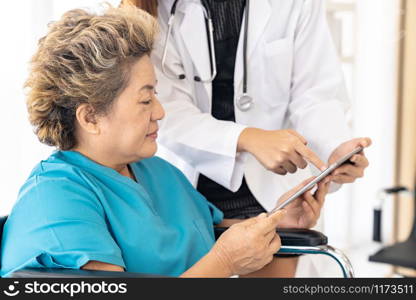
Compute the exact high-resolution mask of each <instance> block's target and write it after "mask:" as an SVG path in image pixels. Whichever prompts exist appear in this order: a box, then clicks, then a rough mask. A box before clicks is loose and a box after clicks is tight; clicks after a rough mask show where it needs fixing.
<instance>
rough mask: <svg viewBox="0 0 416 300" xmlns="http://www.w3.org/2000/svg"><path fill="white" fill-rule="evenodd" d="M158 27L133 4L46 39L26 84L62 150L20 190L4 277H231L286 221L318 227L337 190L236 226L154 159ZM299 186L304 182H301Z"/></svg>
mask: <svg viewBox="0 0 416 300" xmlns="http://www.w3.org/2000/svg"><path fill="white" fill-rule="evenodd" d="M156 31H157V26H156V23H155V21H154V19H153V18H152V17H151V16H150V15H148V14H147V13H145V12H143V11H141V10H139V9H137V8H133V7H124V8H119V9H115V8H109V9H108V10H107V11H106V12H105V13H104V14H102V15H94V14H90V13H88V12H86V11H84V10H73V11H70V12H68V13H66V14H65V15H64V16H63V17H62V18H61V20H59V21H58V22H56V23H53V24H52V25H51V27H50V29H49V32H48V34H47V35H46V36H45V37H44V38H42V39H41V41H40V44H39V49H38V50H37V52H36V54H35V56H34V57H33V60H32V69H31V73H30V77H29V80H28V81H27V87H28V88H29V94H28V101H27V104H28V111H29V116H30V122H31V124H32V125H33V126H34V128H35V132H36V134H37V136H38V138H39V140H40V141H41V142H43V143H46V144H48V145H51V146H55V147H57V148H58V150H57V151H55V152H54V153H53V154H52V155H51V156H50V157H49V158H47V159H46V160H44V161H41V162H40V163H39V164H38V165H37V166H36V167H35V168H34V169H33V171H32V173H31V174H30V176H29V178H28V179H27V181H26V183H25V184H24V185H23V187H22V188H21V190H20V193H19V196H18V200H17V203H16V204H15V206H14V208H13V210H12V212H11V214H10V216H9V218H8V221H7V223H6V225H5V228H4V235H3V241H2V246H3V247H2V261H1V267H2V270H1V275H2V276H7V275H9V274H10V273H11V272H13V271H15V270H18V269H21V268H25V267H32V268H33V267H34V268H73V269H79V268H82V269H91V270H108V271H130V272H143V273H152V274H163V275H172V276H184V277H190V276H198V277H202V276H206V277H228V276H232V275H242V274H247V273H249V272H253V271H256V270H259V269H261V268H263V267H264V266H265V265H267V264H268V263H269V262H270V261H271V260H272V257H273V253H275V252H276V251H277V250H278V249H279V247H280V239H279V236H278V235H276V233H275V228H276V226H278V225H279V222H281V218H282V217H283V216H284V215H285V216H286V218H285V219H286V221H285V222H286V223H293V224H301V226H305V227H308V226H311V225H313V223H314V222H315V221H316V219H317V218H318V215H319V210H320V208H321V206H322V204H323V199H324V197H325V194H326V191H327V186H326V185H325V184H320V185H319V187H318V192H316V193H315V195H314V196H312V195H311V194H310V193H306V194H305V195H303V196H302V197H301V198H299V199H298V200H297V203H294V204H293V205H292V206H291V207H289V209H288V213H285V212H283V211H282V212H279V213H276V214H273V215H271V216H266V215H265V214H261V215H259V216H257V217H254V218H251V219H249V220H246V221H244V222H241V223H239V224H235V225H233V226H231V228H230V229H229V230H227V232H225V233H224V234H223V235H222V236H221V237H220V238H219V239H218V240H217V242H215V240H214V233H213V225H214V224H218V223H220V222H221V221H222V213H221V212H220V211H219V210H218V209H217V208H216V207H214V206H213V205H212V204H210V203H209V202H207V201H206V199H205V198H204V197H203V196H201V195H200V194H199V193H198V192H197V191H196V190H195V189H194V188H193V187H192V185H191V184H190V183H189V182H188V181H187V179H186V178H185V177H184V176H183V175H182V173H181V172H180V171H178V170H177V169H176V168H175V167H173V166H172V165H170V164H168V163H167V162H165V161H163V160H162V159H159V158H156V157H152V156H153V155H154V153H155V152H156V148H157V145H156V138H157V131H158V123H157V121H158V120H160V119H162V118H163V116H164V110H163V108H162V107H161V105H160V103H159V102H158V100H157V98H156V96H155V89H154V86H155V84H156V78H155V73H154V70H153V66H152V64H151V62H150V59H149V54H150V52H151V49H152V45H153V40H154V35H155V32H156ZM298 188H299V187H298Z"/></svg>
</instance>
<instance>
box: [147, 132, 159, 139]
mask: <svg viewBox="0 0 416 300" xmlns="http://www.w3.org/2000/svg"><path fill="white" fill-rule="evenodd" d="M146 137H148V138H151V139H157V130H156V131H153V132H152V133H149V134H148V135H146Z"/></svg>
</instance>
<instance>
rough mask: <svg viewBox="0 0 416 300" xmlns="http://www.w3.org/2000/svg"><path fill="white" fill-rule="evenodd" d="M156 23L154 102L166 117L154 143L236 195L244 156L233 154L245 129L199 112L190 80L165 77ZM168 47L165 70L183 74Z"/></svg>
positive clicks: (171, 46)
mask: <svg viewBox="0 0 416 300" xmlns="http://www.w3.org/2000/svg"><path fill="white" fill-rule="evenodd" d="M159 19H160V18H159ZM160 23H161V32H160V34H159V37H160V39H159V40H157V41H156V45H155V47H154V50H153V53H152V61H153V63H154V65H155V70H156V75H157V80H158V83H157V87H156V90H157V92H158V98H159V100H160V101H161V103H162V105H163V107H164V109H165V112H166V114H165V118H164V119H163V120H162V121H161V122H160V129H161V130H160V135H159V140H158V142H159V144H161V145H162V146H164V147H166V148H167V149H169V150H170V151H172V152H173V153H174V154H176V155H177V156H179V157H180V158H182V159H183V160H184V161H185V162H186V163H188V164H189V165H191V166H192V167H193V168H195V169H196V170H197V171H198V172H200V173H202V174H204V175H205V176H207V177H209V178H210V179H212V180H214V181H216V182H217V183H219V184H221V185H223V186H224V187H226V188H228V189H230V190H231V191H236V190H238V188H239V187H240V185H241V182H242V178H243V174H244V172H243V161H244V155H241V154H239V153H237V142H238V138H239V136H240V134H241V132H242V131H243V129H244V128H245V127H246V126H243V125H240V124H236V123H234V122H228V121H220V120H217V119H215V118H214V117H212V116H211V114H210V113H205V112H202V111H201V109H200V108H199V107H198V106H197V105H196V104H195V103H196V99H195V96H194V95H195V93H194V91H193V88H194V83H193V82H192V83H191V82H190V81H189V80H191V79H188V78H187V79H183V80H179V79H171V78H168V77H167V76H165V74H164V73H163V72H162V68H161V61H162V55H163V44H164V37H165V34H166V31H165V30H166V24H164V23H163V21H161V22H160ZM164 29H165V30H164ZM168 45H169V48H168V53H167V57H168V59H167V61H166V65H165V66H166V67H165V70H166V71H167V72H169V74H184V73H185V71H184V68H183V64H182V62H181V57H180V55H179V54H178V51H177V50H176V46H175V44H174V39H173V38H171V39H170V40H169V44H168Z"/></svg>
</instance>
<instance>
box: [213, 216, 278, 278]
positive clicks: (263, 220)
mask: <svg viewBox="0 0 416 300" xmlns="http://www.w3.org/2000/svg"><path fill="white" fill-rule="evenodd" d="M284 214H285V211H284V210H282V211H279V212H277V213H275V214H273V215H271V216H267V214H266V213H262V214H260V215H258V216H257V217H254V218H251V219H248V220H245V221H243V222H240V223H237V224H234V225H232V226H231V227H230V228H229V229H228V230H227V231H225V232H224V233H223V234H222V235H221V236H220V238H219V239H218V240H217V242H216V243H215V245H214V247H213V248H212V249H211V252H212V253H214V254H215V256H216V257H217V258H218V260H219V261H220V262H221V263H222V264H223V266H225V267H226V268H227V269H228V270H229V272H230V274H232V275H244V274H248V273H251V272H254V271H257V270H259V269H261V268H262V267H264V266H265V265H267V264H268V263H270V262H271V261H272V259H273V254H274V253H276V252H277V251H278V250H279V249H280V246H281V244H280V238H279V236H278V235H277V234H276V227H277V224H278V222H279V221H280V220H281V218H282V217H283V216H284Z"/></svg>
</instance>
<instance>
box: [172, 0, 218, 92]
mask: <svg viewBox="0 0 416 300" xmlns="http://www.w3.org/2000/svg"><path fill="white" fill-rule="evenodd" d="M178 11H180V12H182V13H183V19H182V22H181V24H180V33H181V35H182V40H183V42H184V44H185V47H186V50H187V51H188V53H189V55H190V57H191V60H192V62H193V63H194V66H195V69H196V75H199V76H200V77H201V78H202V79H206V78H209V77H210V76H211V65H210V60H209V49H208V38H207V33H206V32H207V31H206V27H205V17H204V8H203V6H202V5H201V4H200V3H198V2H195V1H189V2H185V1H184V3H183V5H180V6H179V7H178ZM191 80H193V79H191ZM203 85H204V88H205V89H206V91H207V94H208V99H211V84H210V83H206V84H203Z"/></svg>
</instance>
